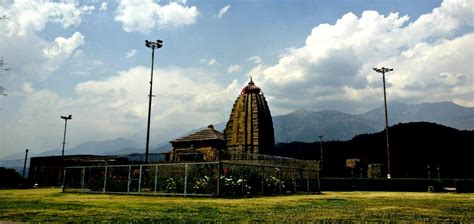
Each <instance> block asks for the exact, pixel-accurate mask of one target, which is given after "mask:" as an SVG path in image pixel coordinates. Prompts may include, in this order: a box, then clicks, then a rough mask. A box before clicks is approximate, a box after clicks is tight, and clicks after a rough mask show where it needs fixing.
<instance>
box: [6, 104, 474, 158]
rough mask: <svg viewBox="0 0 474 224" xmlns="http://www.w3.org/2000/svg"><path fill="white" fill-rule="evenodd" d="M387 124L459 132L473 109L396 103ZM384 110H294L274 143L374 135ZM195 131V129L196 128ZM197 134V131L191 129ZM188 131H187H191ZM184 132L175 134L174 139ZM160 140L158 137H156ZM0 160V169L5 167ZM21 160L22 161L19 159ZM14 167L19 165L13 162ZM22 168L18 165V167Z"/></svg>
mask: <svg viewBox="0 0 474 224" xmlns="http://www.w3.org/2000/svg"><path fill="white" fill-rule="evenodd" d="M388 115H389V125H390V126H392V125H394V124H398V123H408V122H419V121H426V122H434V123H438V124H442V125H445V126H449V127H453V128H456V129H459V130H474V108H472V107H463V106H459V105H457V104H454V103H451V102H439V103H421V104H414V105H412V104H405V103H401V102H397V101H393V102H390V103H389V105H388ZM384 123H385V117H384V108H383V106H382V107H378V108H375V109H373V110H370V111H368V112H366V113H363V114H348V113H343V112H339V111H335V110H325V111H318V112H315V111H308V110H304V109H299V110H296V111H294V112H292V113H289V114H286V115H278V116H273V127H274V131H275V142H276V143H284V142H294V141H299V142H314V141H319V138H318V136H319V135H324V139H323V140H324V141H331V140H340V141H346V140H350V139H352V138H353V137H354V136H356V135H359V134H364V133H375V132H379V131H381V130H383V129H384ZM225 124H226V123H225V122H222V123H218V124H215V125H214V127H215V129H217V130H220V131H222V130H223V129H224V127H225ZM198 130H199V129H198ZM194 131H197V130H194ZM194 131H191V132H194ZM191 132H188V133H181V134H179V133H176V134H175V135H176V138H177V137H179V136H184V135H187V134H189V133H191ZM158 137H160V136H158ZM173 138H175V137H170V136H166V137H162V138H160V139H159V140H155V141H154V142H161V143H159V144H157V145H154V146H152V147H151V148H150V152H164V151H167V150H169V149H171V145H170V144H169V143H168V142H169V141H170V140H173ZM142 148H143V147H142V145H141V144H139V143H137V142H135V141H133V140H130V139H128V138H116V139H112V140H106V141H91V142H85V143H81V144H79V145H77V146H75V147H73V148H69V149H67V150H66V152H65V154H66V155H71V154H95V155H118V154H129V153H137V152H138V153H141V152H143V151H144V149H142ZM60 153H61V151H60V149H54V150H46V151H44V152H41V153H36V154H34V153H33V154H30V155H29V157H32V156H49V155H59V154H60ZM22 158H24V154H23V153H16V154H12V155H9V156H7V157H5V158H2V159H1V160H11V161H13V160H19V161H20V160H21V159H22ZM1 160H0V166H6V165H5V164H6V163H5V162H3V163H2V161H1ZM21 161H22V160H21ZM14 163H15V164H17V163H20V164H21V162H14ZM20 166H22V164H21V165H20Z"/></svg>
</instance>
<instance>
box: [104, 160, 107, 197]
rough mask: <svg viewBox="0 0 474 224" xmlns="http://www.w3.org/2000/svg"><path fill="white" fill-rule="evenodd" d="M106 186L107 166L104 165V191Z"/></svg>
mask: <svg viewBox="0 0 474 224" xmlns="http://www.w3.org/2000/svg"><path fill="white" fill-rule="evenodd" d="M106 187H107V166H105V173H104V193H105V191H106Z"/></svg>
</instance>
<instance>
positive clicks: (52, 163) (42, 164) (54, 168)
mask: <svg viewBox="0 0 474 224" xmlns="http://www.w3.org/2000/svg"><path fill="white" fill-rule="evenodd" d="M128 163H129V160H128V159H127V158H122V157H116V156H96V155H67V156H64V157H63V156H42V157H32V158H31V160H30V168H29V172H28V179H29V181H30V182H31V183H36V184H39V186H42V187H43V186H60V185H61V179H62V177H61V176H62V175H63V174H62V171H63V167H68V166H105V165H117V164H128Z"/></svg>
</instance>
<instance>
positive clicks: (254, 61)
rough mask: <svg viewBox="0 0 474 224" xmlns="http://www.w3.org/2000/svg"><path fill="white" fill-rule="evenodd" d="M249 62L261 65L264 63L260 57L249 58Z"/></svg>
mask: <svg viewBox="0 0 474 224" xmlns="http://www.w3.org/2000/svg"><path fill="white" fill-rule="evenodd" d="M247 61H251V62H253V63H255V64H260V63H262V58H260V57H259V56H252V57H250V58H248V59H247Z"/></svg>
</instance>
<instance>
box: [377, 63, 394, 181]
mask: <svg viewBox="0 0 474 224" xmlns="http://www.w3.org/2000/svg"><path fill="white" fill-rule="evenodd" d="M374 71H376V72H378V73H382V80H383V100H384V105H385V138H386V141H387V178H389V179H390V178H391V174H392V171H391V164H390V145H389V143H388V114H387V94H386V92H385V72H391V71H393V68H385V67H382V68H374Z"/></svg>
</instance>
